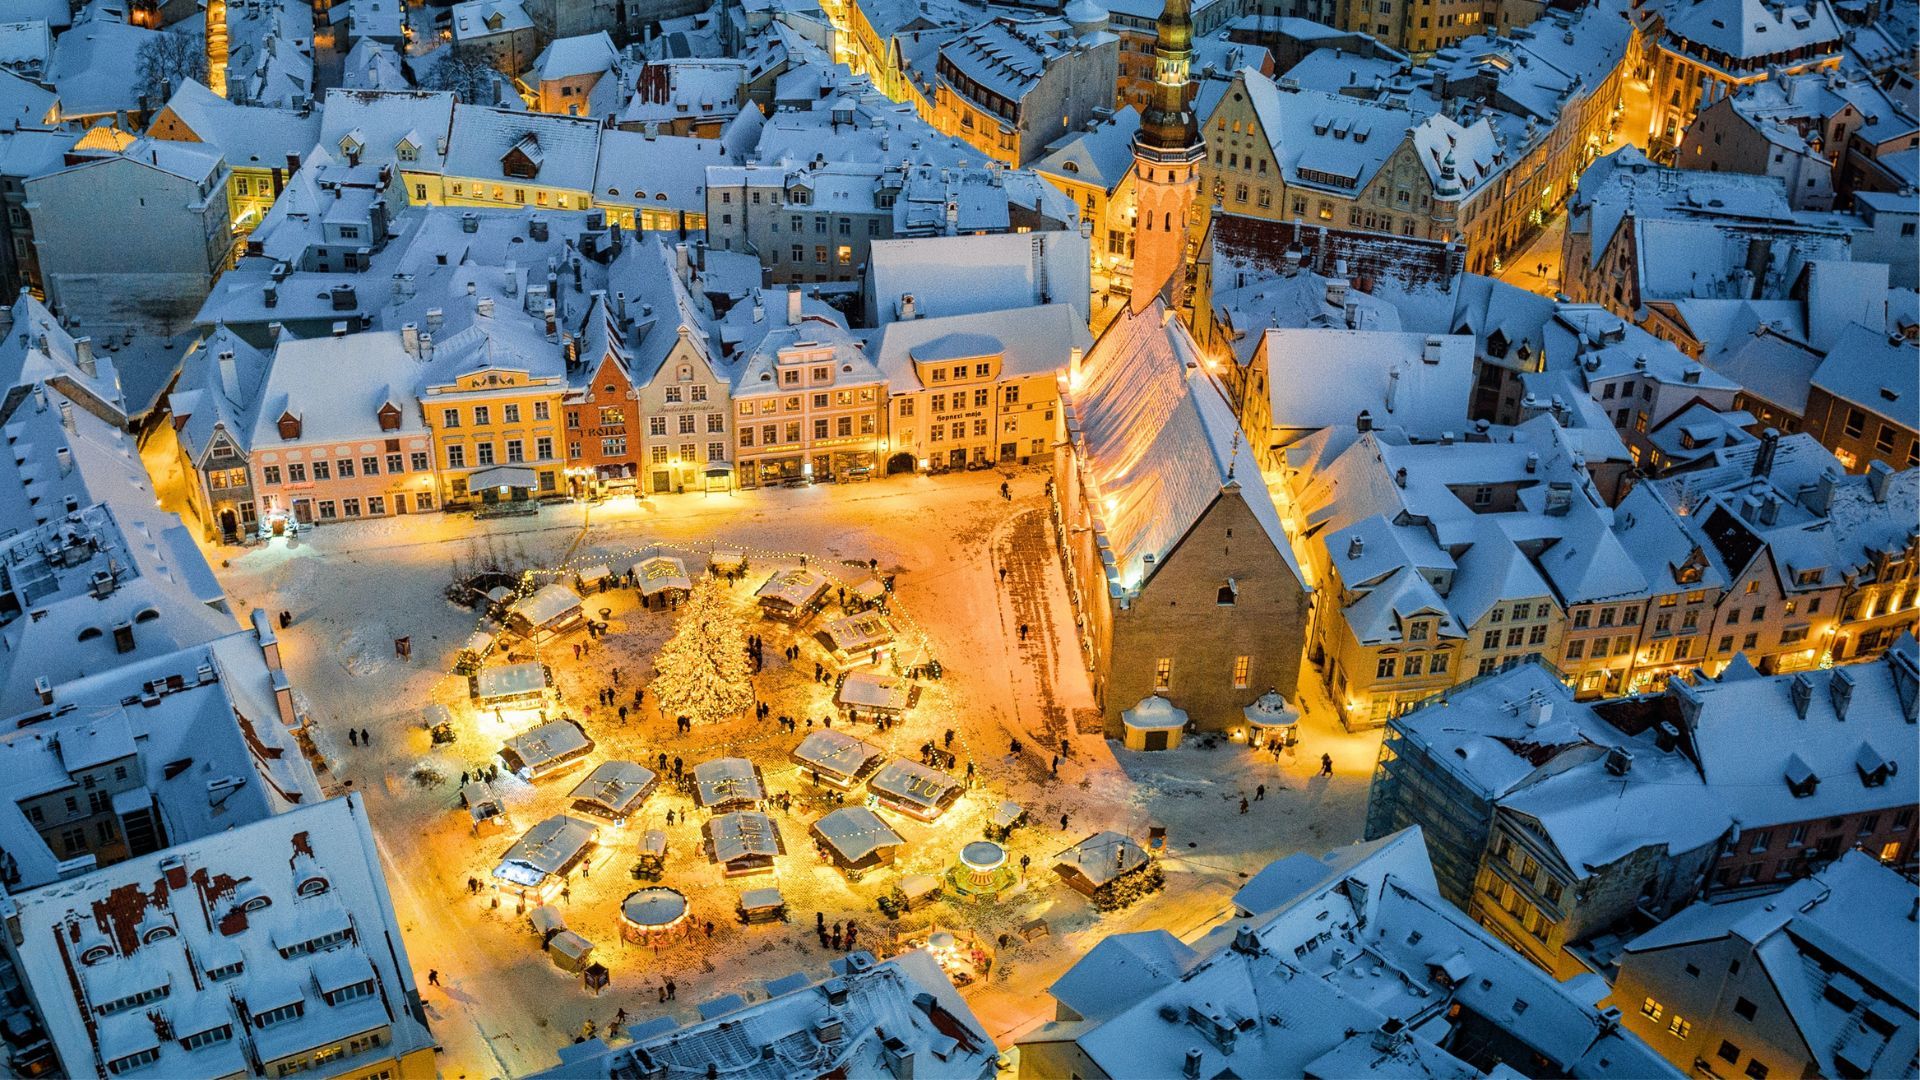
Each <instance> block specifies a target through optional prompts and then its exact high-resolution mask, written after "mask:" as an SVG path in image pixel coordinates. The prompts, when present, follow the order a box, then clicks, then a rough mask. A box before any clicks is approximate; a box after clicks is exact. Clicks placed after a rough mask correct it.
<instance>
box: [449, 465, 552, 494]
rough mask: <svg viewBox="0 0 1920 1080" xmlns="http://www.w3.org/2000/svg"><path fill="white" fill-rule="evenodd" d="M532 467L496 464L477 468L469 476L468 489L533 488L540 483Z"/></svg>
mask: <svg viewBox="0 0 1920 1080" xmlns="http://www.w3.org/2000/svg"><path fill="white" fill-rule="evenodd" d="M539 482H540V481H539V478H538V477H536V476H534V475H533V470H532V469H523V468H519V467H517V466H513V465H494V466H490V467H488V468H485V469H478V470H475V471H474V472H473V473H471V474H469V475H468V476H467V489H468V490H470V491H479V490H481V489H483V488H527V489H528V490H532V488H533V486H534V485H535V484H537V483H539Z"/></svg>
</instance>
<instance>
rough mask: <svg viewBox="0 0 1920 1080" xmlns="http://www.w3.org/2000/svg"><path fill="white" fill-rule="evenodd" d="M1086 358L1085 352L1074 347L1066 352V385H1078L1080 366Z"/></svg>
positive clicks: (1078, 347)
mask: <svg viewBox="0 0 1920 1080" xmlns="http://www.w3.org/2000/svg"><path fill="white" fill-rule="evenodd" d="M1086 358H1087V350H1085V349H1083V348H1081V347H1080V346H1078V345H1075V346H1074V347H1073V348H1071V349H1069V350H1067V385H1068V386H1078V385H1080V364H1081V362H1082V361H1084V360H1085V359H1086Z"/></svg>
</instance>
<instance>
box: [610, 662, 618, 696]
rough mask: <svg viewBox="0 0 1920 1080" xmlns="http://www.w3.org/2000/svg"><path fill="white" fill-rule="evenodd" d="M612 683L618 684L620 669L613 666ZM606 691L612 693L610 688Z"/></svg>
mask: <svg viewBox="0 0 1920 1080" xmlns="http://www.w3.org/2000/svg"><path fill="white" fill-rule="evenodd" d="M613 685H615V686H619V685H620V669H619V668H614V669H613ZM607 693H608V694H609V695H611V694H612V693H613V691H611V690H609V691H607Z"/></svg>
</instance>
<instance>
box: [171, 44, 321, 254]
mask: <svg viewBox="0 0 1920 1080" xmlns="http://www.w3.org/2000/svg"><path fill="white" fill-rule="evenodd" d="M147 133H148V135H149V136H150V137H151V138H155V139H164V140H167V141H169V142H195V143H204V144H206V145H208V146H211V147H214V148H216V149H218V150H219V151H220V153H221V155H222V156H224V157H225V158H226V159H227V167H228V168H229V169H231V170H232V173H231V174H230V175H229V176H228V178H227V210H228V213H229V214H230V215H231V216H232V219H233V239H234V244H235V247H236V249H237V248H238V247H239V245H240V244H241V243H243V242H244V241H245V239H246V237H247V235H248V234H249V233H251V232H253V230H254V227H255V226H257V225H259V224H260V222H261V220H262V219H264V218H265V217H266V216H267V211H269V210H271V209H273V203H274V200H275V199H277V198H279V196H280V192H281V191H282V190H283V189H284V188H285V187H286V183H287V180H288V179H289V178H290V177H291V176H292V175H293V173H294V171H295V170H297V169H299V167H300V162H301V160H302V158H304V157H305V155H307V154H308V153H310V152H311V151H312V149H313V144H314V143H315V142H316V141H317V140H318V139H319V136H320V114H319V113H318V112H308V113H300V112H296V111H294V110H292V109H267V108H257V107H252V106H240V105H234V104H232V103H231V102H228V101H227V100H226V99H225V98H223V97H221V96H219V95H218V94H216V93H214V92H213V91H212V90H210V89H208V88H207V87H205V86H202V85H201V84H199V83H197V82H194V81H193V80H191V79H189V80H187V81H186V82H185V83H183V84H182V85H181V87H180V89H179V90H177V91H175V92H174V95H173V97H171V98H169V99H168V100H167V104H166V106H165V107H164V108H162V109H161V110H160V111H159V112H158V113H156V114H154V117H153V122H152V124H151V125H150V126H149V128H148V132H147Z"/></svg>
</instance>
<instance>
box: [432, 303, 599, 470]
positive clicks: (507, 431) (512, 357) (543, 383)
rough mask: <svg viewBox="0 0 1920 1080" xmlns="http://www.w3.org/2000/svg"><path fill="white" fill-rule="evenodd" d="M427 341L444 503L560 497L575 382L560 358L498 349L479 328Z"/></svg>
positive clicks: (548, 354) (553, 353)
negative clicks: (569, 396)
mask: <svg viewBox="0 0 1920 1080" xmlns="http://www.w3.org/2000/svg"><path fill="white" fill-rule="evenodd" d="M402 333H403V334H405V333H406V331H402ZM420 342H421V343H420V344H419V345H418V346H417V348H419V349H420V351H421V355H422V358H423V359H424V360H425V361H426V362H427V363H429V364H430V365H432V366H431V369H430V370H429V372H428V375H427V379H426V383H425V385H424V386H422V387H421V390H420V410H421V413H422V415H423V416H424V417H425V419H426V422H427V427H428V429H429V430H430V431H431V432H432V433H433V446H434V449H435V451H436V455H437V459H438V460H437V461H436V462H435V464H436V466H437V469H438V472H439V474H440V483H441V501H442V502H443V503H446V504H452V505H456V506H458V505H463V504H468V503H472V502H474V501H478V502H482V503H487V504H493V503H500V502H519V501H523V500H526V499H529V498H540V497H546V496H552V495H557V494H559V493H560V492H561V490H562V485H561V483H560V476H561V473H562V472H563V470H564V466H565V464H566V462H565V461H564V459H562V458H561V456H560V455H561V453H562V450H563V445H562V442H561V435H562V431H561V426H560V425H561V419H562V417H563V415H564V413H563V412H562V410H561V398H562V397H563V396H564V395H565V393H566V389H567V385H566V376H565V373H564V371H563V366H564V365H563V363H562V361H561V358H560V356H559V355H558V353H557V352H552V353H549V352H547V351H544V350H540V351H536V350H532V349H528V350H514V349H511V348H504V347H502V348H496V347H495V346H494V343H493V342H492V341H490V340H489V337H488V335H487V333H486V332H485V331H484V330H482V329H478V328H469V329H468V330H465V331H462V332H460V333H458V334H455V335H453V337H452V338H450V339H449V340H448V341H447V342H446V343H445V344H438V343H434V342H432V341H431V332H430V331H429V332H428V333H426V334H422V335H420ZM510 361H513V362H510Z"/></svg>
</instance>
